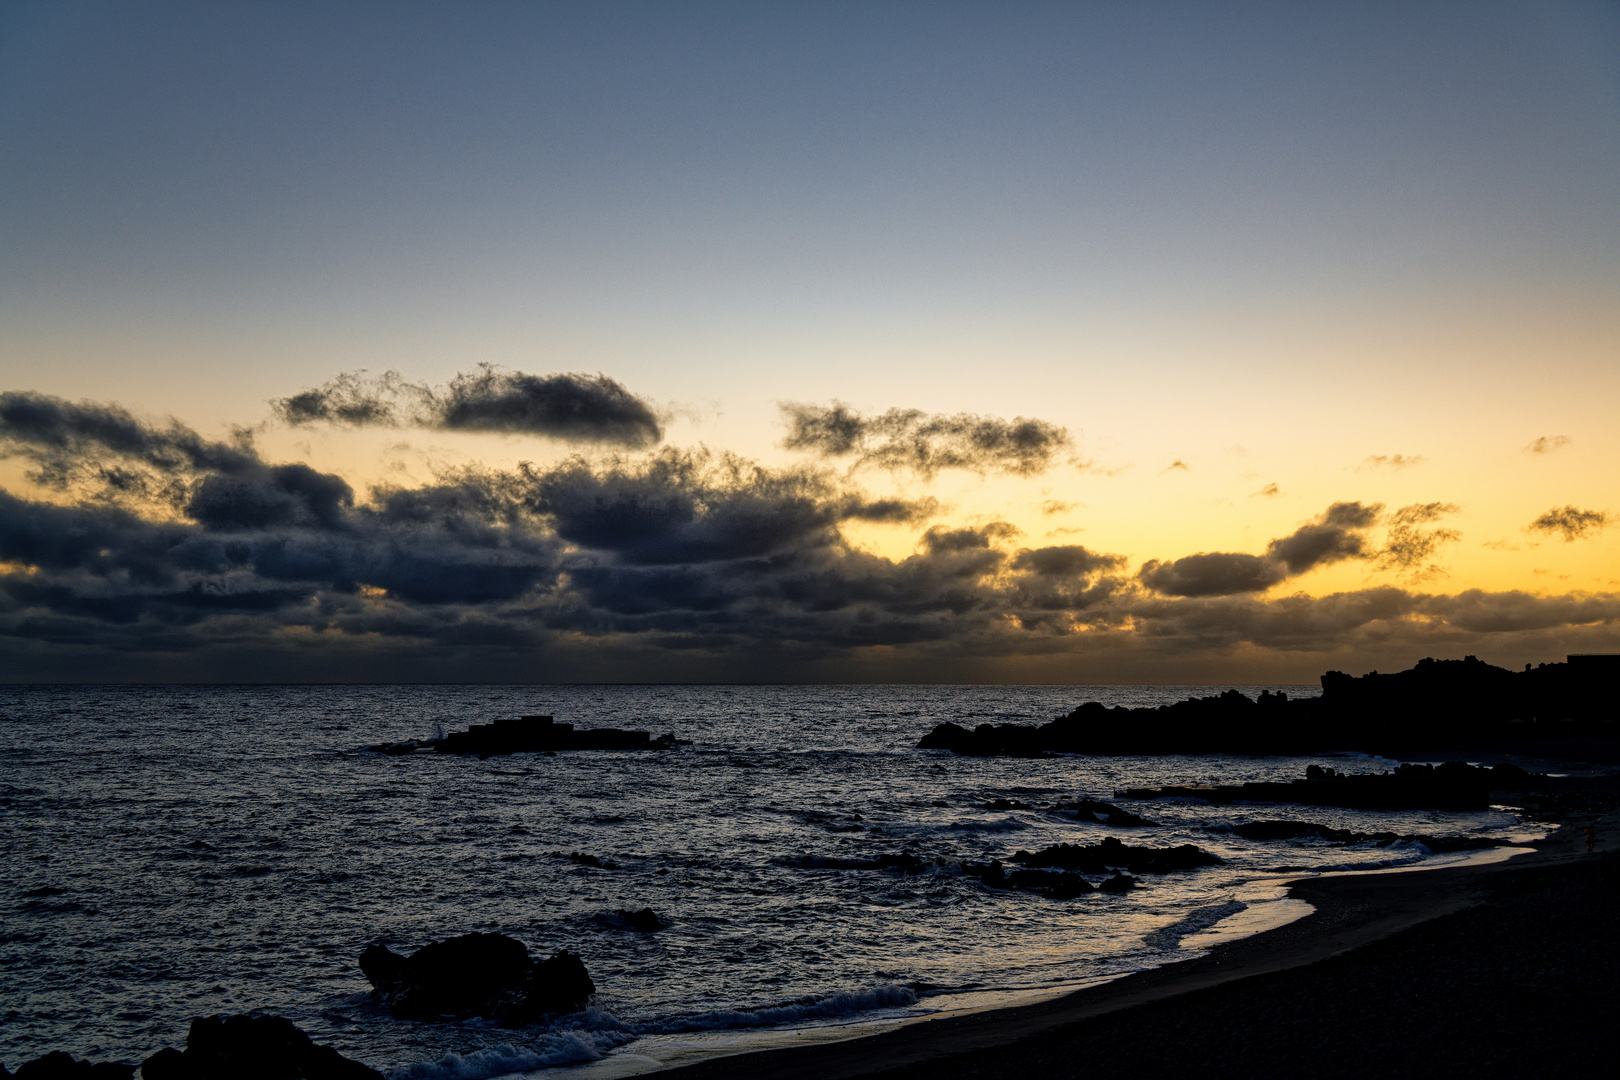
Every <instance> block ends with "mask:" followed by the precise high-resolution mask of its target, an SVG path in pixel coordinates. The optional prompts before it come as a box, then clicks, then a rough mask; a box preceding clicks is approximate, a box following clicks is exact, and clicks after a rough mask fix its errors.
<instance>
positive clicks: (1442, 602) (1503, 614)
mask: <svg viewBox="0 0 1620 1080" xmlns="http://www.w3.org/2000/svg"><path fill="white" fill-rule="evenodd" d="M0 405H3V406H4V407H0V433H3V437H4V439H5V445H6V447H7V448H8V450H9V451H10V452H13V453H18V454H26V455H38V456H35V457H34V460H39V456H50V459H51V460H52V462H53V464H54V465H55V466H57V467H59V474H60V475H61V476H63V477H65V478H66V479H65V480H64V481H63V483H64V484H65V486H64V487H61V488H59V489H58V490H57V491H54V492H52V493H50V495H51V497H50V498H49V499H41V500H31V499H29V498H25V497H23V496H21V495H18V494H15V493H11V492H3V491H0V639H3V640H4V641H5V642H6V645H5V648H4V649H3V650H0V673H3V674H4V675H5V676H6V677H8V678H13V679H36V678H45V677H54V678H82V677H85V674H86V673H93V674H94V675H95V677H98V678H157V677H166V678H178V679H185V678H198V677H203V678H209V677H214V678H218V677H230V678H238V677H255V678H258V677H263V678H275V679H283V680H298V679H307V678H317V677H318V678H339V679H341V678H351V679H368V678H392V679H420V678H496V679H501V678H511V677H513V675H514V673H521V677H533V678H563V679H569V680H577V679H581V678H586V679H591V678H602V679H613V678H627V677H629V678H663V679H693V678H708V679H716V678H719V679H724V678H763V677H773V678H802V677H817V678H826V679H839V678H854V677H861V678H879V679H892V678H895V677H901V676H907V677H927V678H931V679H935V680H938V679H961V678H969V677H976V678H995V677H1004V673H1003V674H1002V675H1000V676H998V672H999V671H1001V669H996V668H993V667H984V668H976V667H974V666H973V665H975V664H980V663H983V664H991V663H993V662H1000V661H998V660H997V658H1002V659H1004V660H1007V661H1008V662H1016V663H1018V664H1035V663H1036V662H1037V660H1039V658H1043V657H1045V658H1050V659H1049V661H1048V660H1039V662H1040V663H1048V664H1049V666H1046V667H1030V668H1027V669H1026V668H1020V669H1019V670H1021V671H1022V670H1027V671H1028V673H1029V674H1030V675H1031V676H1032V677H1041V678H1073V677H1078V676H1079V675H1080V674H1081V673H1084V674H1085V676H1086V677H1089V678H1105V677H1113V678H1119V677H1133V678H1136V677H1147V676H1151V675H1153V673H1154V672H1155V671H1157V672H1159V673H1160V675H1161V677H1162V673H1163V672H1164V671H1166V670H1170V669H1169V668H1166V667H1164V666H1163V665H1167V664H1169V665H1177V664H1185V663H1189V662H1190V661H1189V660H1188V658H1189V657H1210V658H1214V659H1212V660H1211V663H1215V662H1216V661H1217V660H1220V659H1222V658H1225V659H1227V660H1229V659H1230V658H1231V657H1232V656H1234V655H1237V654H1238V653H1240V652H1241V653H1242V654H1243V655H1245V656H1249V657H1250V658H1251V659H1252V657H1253V656H1254V655H1255V650H1260V651H1261V652H1263V653H1264V655H1266V656H1293V655H1300V656H1309V657H1313V658H1314V657H1318V656H1319V654H1320V655H1321V656H1325V655H1327V654H1329V653H1332V652H1333V651H1334V650H1341V649H1345V648H1360V649H1365V650H1372V652H1370V653H1369V654H1368V655H1373V654H1377V655H1383V654H1382V653H1377V650H1379V649H1392V648H1396V647H1399V648H1401V649H1407V650H1411V649H1425V650H1427V651H1430V652H1433V651H1438V650H1443V649H1445V650H1450V652H1449V653H1447V654H1448V655H1449V654H1454V653H1459V652H1461V651H1465V650H1466V651H1477V650H1478V649H1479V645H1480V643H1481V642H1487V643H1488V642H1493V641H1494V642H1512V643H1520V644H1525V645H1526V647H1528V645H1535V646H1536V647H1537V648H1539V649H1542V651H1541V652H1538V653H1534V654H1532V655H1533V656H1543V655H1549V653H1548V652H1547V650H1549V649H1552V648H1553V647H1554V646H1555V645H1556V646H1567V647H1568V648H1569V650H1570V651H1605V650H1606V649H1608V648H1612V647H1614V645H1613V644H1610V643H1611V641H1613V640H1614V639H1616V638H1620V631H1617V630H1616V629H1615V623H1616V620H1617V619H1620V600H1617V598H1615V597H1613V596H1607V595H1605V596H1572V597H1564V598H1547V597H1536V596H1531V595H1527V594H1520V593H1495V594H1493V593H1482V592H1477V591H1476V592H1468V593H1462V594H1459V595H1457V596H1454V597H1443V596H1430V595H1424V594H1421V593H1416V592H1411V591H1407V590H1402V589H1367V590H1361V591H1358V592H1350V593H1342V594H1336V595H1334V596H1330V597H1308V596H1303V595H1299V596H1281V597H1274V598H1262V597H1260V596H1258V595H1256V594H1258V593H1261V592H1262V591H1264V590H1266V589H1268V588H1271V587H1273V586H1275V585H1276V584H1277V583H1279V582H1280V581H1283V580H1284V579H1286V578H1287V577H1288V576H1289V575H1290V574H1292V573H1297V572H1303V570H1306V569H1309V568H1311V567H1314V566H1318V565H1322V564H1324V563H1328V562H1332V561H1334V560H1335V559H1342V558H1369V557H1372V555H1373V554H1374V553H1376V554H1377V556H1378V557H1379V559H1380V560H1381V563H1380V564H1381V565H1382V564H1385V563H1387V564H1389V565H1392V566H1394V565H1400V566H1407V565H1410V566H1412V567H1414V568H1415V567H1418V566H1419V564H1420V563H1427V562H1428V560H1429V557H1430V555H1431V554H1432V547H1431V548H1430V549H1426V550H1425V551H1424V553H1422V554H1421V555H1420V554H1418V549H1419V547H1420V546H1421V544H1423V543H1428V544H1431V545H1433V546H1438V545H1439V544H1441V543H1446V542H1449V540H1448V539H1447V538H1446V537H1445V536H1444V533H1445V532H1446V530H1443V529H1440V528H1438V524H1437V523H1440V522H1441V521H1442V519H1443V518H1444V517H1445V516H1446V515H1448V514H1450V513H1453V512H1455V510H1456V508H1455V507H1454V506H1452V505H1450V504H1446V503H1420V504H1413V505H1411V506H1404V507H1401V508H1400V509H1398V510H1395V511H1394V512H1393V513H1391V514H1389V515H1387V517H1385V516H1383V515H1382V514H1381V512H1380V509H1381V508H1380V507H1378V506H1375V505H1367V504H1362V503H1354V502H1345V503H1335V504H1334V505H1333V506H1330V507H1328V508H1327V510H1325V511H1324V512H1323V513H1322V514H1320V515H1318V516H1317V517H1316V518H1315V519H1313V520H1312V521H1311V522H1308V523H1307V524H1306V525H1303V526H1301V528H1300V529H1298V530H1296V531H1295V532H1294V533H1292V534H1290V535H1289V536H1286V537H1282V538H1279V539H1278V540H1276V541H1274V542H1273V544H1272V545H1271V546H1270V547H1268V549H1267V552H1266V554H1263V555H1247V554H1231V553H1220V552H1216V553H1199V554H1196V555H1190V556H1187V557H1185V558H1182V559H1177V560H1173V561H1170V562H1160V561H1157V560H1155V561H1153V562H1149V563H1148V564H1146V565H1145V566H1143V567H1142V569H1141V571H1140V572H1139V573H1138V574H1137V575H1135V576H1128V575H1127V573H1126V571H1125V567H1126V560H1125V559H1124V558H1123V557H1122V556H1120V555H1115V554H1107V553H1103V552H1098V551H1093V550H1091V549H1089V548H1086V547H1082V546H1080V545H1074V544H1066V545H1052V546H1036V547H1019V546H1017V543H1018V537H1019V535H1020V534H1019V531H1018V530H1017V529H1016V528H1014V527H1013V526H1012V525H1010V524H1008V523H1006V522H1001V521H989V522H981V523H976V524H972V525H967V526H959V525H946V524H941V523H938V522H931V520H930V519H931V518H933V517H934V516H935V515H936V514H937V512H938V509H939V508H938V506H937V505H936V504H934V503H933V502H932V501H931V500H926V499H924V500H919V501H910V500H905V499H897V498H874V497H872V496H870V495H869V494H867V493H866V492H864V491H863V490H861V489H860V488H859V487H857V486H855V485H854V483H853V482H852V481H851V480H850V479H849V478H848V477H841V476H838V475H836V474H834V473H832V472H831V471H829V470H826V469H820V468H793V469H775V468H770V467H767V466H764V465H761V464H759V463H756V462H751V461H747V460H744V459H741V458H738V457H736V456H734V455H729V454H724V453H710V452H707V451H703V450H698V451H681V450H674V449H665V450H662V451H660V452H657V453H654V454H650V455H634V456H627V455H620V456H616V457H611V458H607V459H598V460H586V459H585V458H581V457H576V458H571V459H568V460H565V461H563V462H561V463H559V464H556V465H552V466H546V467H537V466H533V465H527V466H522V467H519V468H516V469H512V470H507V471H497V470H487V469H480V468H468V469H462V470H458V471H454V472H446V473H443V474H441V475H440V476H438V477H437V478H436V480H435V481H434V482H432V483H429V484H427V485H424V486H421V487H415V488H408V489H407V488H392V487H379V488H373V489H371V490H368V491H356V490H354V489H353V488H352V487H351V485H350V484H349V483H348V482H347V481H346V480H345V479H344V478H343V477H341V476H337V475H334V474H330V473H324V472H321V471H319V470H316V469H313V468H311V467H309V466H307V465H303V464H298V463H273V462H267V461H264V460H261V459H260V457H259V456H258V455H257V454H256V453H255V452H254V451H253V449H252V447H251V445H249V444H247V443H246V442H238V443H234V444H233V443H228V442H211V441H209V440H206V439H203V438H201V437H200V436H197V435H196V433H194V432H191V431H190V430H189V429H186V428H184V427H183V426H181V425H176V424H173V423H172V422H168V423H157V424H153V423H148V422H145V421H141V420H139V419H137V418H135V417H133V416H131V415H130V414H128V413H127V412H125V411H124V410H121V409H118V408H116V407H113V406H102V405H93V404H88V403H81V404H78V405H71V404H69V403H66V402H62V401H59V400H57V399H52V398H46V397H43V396H40V395H27V394H13V395H5V396H3V397H0ZM130 476H133V477H135V478H136V480H137V481H138V482H135V481H130V480H128V479H127V478H128V477H130ZM142 484H149V485H150V484H156V485H157V488H158V489H160V494H161V496H162V497H160V498H151V499H147V498H146V495H143V494H141V492H143V491H144V492H146V493H147V494H150V491H149V490H148V489H147V488H142V487H141V485H142ZM120 485H122V487H120ZM115 490H122V491H126V492H136V494H135V495H131V496H130V497H129V498H128V499H126V500H124V501H119V500H117V499H113V498H110V497H109V496H108V492H110V491H115ZM75 499H76V500H77V501H74V500H75ZM143 499H144V500H145V501H143ZM1576 513H1577V514H1583V513H1584V514H1591V513H1596V512H1595V511H1579V512H1576ZM1577 520H1584V519H1577ZM850 522H884V523H890V524H894V525H900V526H909V527H911V528H913V529H915V530H917V531H916V532H915V536H916V546H915V549H914V550H913V552H912V553H911V554H909V555H906V556H904V557H899V558H886V557H883V556H880V555H877V554H873V553H872V552H869V551H864V550H861V549H860V548H858V547H856V546H854V545H853V544H852V543H851V542H850V541H848V540H847V539H846V538H845V536H844V527H845V526H847V525H848V524H849V523H850ZM1379 523H1387V524H1388V526H1389V532H1390V540H1389V542H1388V543H1387V544H1386V545H1385V546H1384V547H1383V548H1382V549H1380V548H1378V546H1377V545H1374V544H1372V543H1370V542H1368V541H1367V540H1366V539H1365V538H1366V536H1367V534H1368V531H1369V530H1370V529H1372V528H1374V527H1376V525H1378V524H1379ZM925 526H927V527H925ZM1588 527H1590V523H1588ZM1401 530H1409V532H1406V533H1403V532H1401ZM1403 537H1404V538H1405V539H1403ZM1403 545H1404V546H1403ZM1504 647H1505V646H1504ZM1412 655H1423V653H1422V652H1417V653H1409V654H1407V655H1404V656H1403V657H1402V658H1401V659H1402V662H1406V663H1409V662H1410V660H1411V656H1412ZM1131 657H1135V658H1137V659H1135V660H1131V659H1130V658H1131ZM1300 662H1301V663H1304V662H1305V661H1300ZM1311 662H1312V663H1315V662H1316V660H1312V661H1311ZM1132 664H1135V665H1137V666H1135V667H1133V666H1131V665H1132ZM75 665H76V666H75ZM863 665H864V666H863ZM907 665H913V666H907ZM1087 665H1090V666H1087ZM1153 665H1159V666H1156V667H1155V666H1153ZM1328 666H1343V665H1342V664H1339V663H1337V662H1335V663H1334V664H1330V665H1328ZM1319 669H1320V668H1318V670H1319ZM1174 670H1176V671H1178V672H1183V673H1185V672H1187V671H1188V670H1189V669H1186V668H1182V667H1177V668H1175V669H1174ZM1127 673H1129V674H1128V676H1127ZM1216 674H1218V671H1216V670H1215V669H1213V668H1212V669H1210V670H1209V671H1208V672H1206V673H1205V676H1206V677H1208V676H1212V675H1216ZM1309 674H1310V673H1307V676H1308V675H1309Z"/></svg>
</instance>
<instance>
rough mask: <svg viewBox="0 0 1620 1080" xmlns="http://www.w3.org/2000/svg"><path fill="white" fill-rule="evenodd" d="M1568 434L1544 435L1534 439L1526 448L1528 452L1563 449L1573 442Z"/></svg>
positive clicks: (1543, 452) (1546, 451) (1541, 452)
mask: <svg viewBox="0 0 1620 1080" xmlns="http://www.w3.org/2000/svg"><path fill="white" fill-rule="evenodd" d="M1573 441H1574V440H1572V439H1571V438H1570V437H1569V436H1568V435H1542V436H1540V437H1538V438H1536V439H1535V440H1533V441H1532V442H1531V443H1530V445H1529V446H1526V447H1525V448H1524V452H1525V453H1527V454H1550V453H1552V452H1553V451H1554V450H1561V449H1563V448H1564V447H1566V446H1568V445H1569V444H1570V443H1571V442H1573Z"/></svg>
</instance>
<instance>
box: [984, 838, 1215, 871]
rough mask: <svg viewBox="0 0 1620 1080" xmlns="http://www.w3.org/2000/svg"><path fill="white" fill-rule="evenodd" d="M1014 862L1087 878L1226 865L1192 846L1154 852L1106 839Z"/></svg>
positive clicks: (1056, 846) (1017, 856) (1046, 850)
mask: <svg viewBox="0 0 1620 1080" xmlns="http://www.w3.org/2000/svg"><path fill="white" fill-rule="evenodd" d="M1012 861H1013V862H1015V863H1021V864H1023V865H1025V866H1036V867H1060V868H1062V869H1064V870H1079V871H1081V872H1083V873H1087V874H1106V873H1108V872H1109V871H1110V870H1129V871H1131V872H1132V873H1138V874H1168V873H1172V872H1174V871H1176V870H1196V869H1198V868H1199V867H1202V866H1224V865H1226V861H1225V860H1224V859H1222V858H1221V857H1220V856H1219V855H1212V854H1210V853H1209V852H1207V851H1205V850H1203V849H1202V848H1199V847H1194V846H1193V845H1192V844H1182V845H1181V846H1180V847H1171V848H1151V847H1133V846H1132V845H1130V844H1122V843H1120V842H1119V840H1117V839H1116V838H1114V837H1112V836H1110V837H1106V838H1105V839H1104V840H1103V841H1102V843H1100V844H1089V845H1081V844H1054V845H1052V846H1051V847H1046V848H1042V849H1041V850H1040V851H1035V852H1029V851H1019V852H1017V853H1016V854H1014V855H1013V857H1012Z"/></svg>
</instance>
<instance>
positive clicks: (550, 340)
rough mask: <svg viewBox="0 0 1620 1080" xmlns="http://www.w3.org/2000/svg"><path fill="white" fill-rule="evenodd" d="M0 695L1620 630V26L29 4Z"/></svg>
mask: <svg viewBox="0 0 1620 1080" xmlns="http://www.w3.org/2000/svg"><path fill="white" fill-rule="evenodd" d="M0 391H3V392H4V396H0V454H3V455H4V457H3V458H0V489H3V490H0V679H3V680H38V679H48V680H91V681H116V680H152V679H175V680H206V681H236V680H242V681H256V680H276V681H281V680H292V681H301V680H319V681H328V680H356V681H370V680H390V681H393V680H405V681H411V680H443V679H448V680H495V681H530V680H533V681H733V680H737V681H799V680H816V681H823V680H825V681H873V680H875V681H886V682H887V681H894V682H905V681H931V682H933V681H938V682H952V681H970V682H1001V681H1007V682H1092V683H1109V682H1218V683H1245V682H1310V681H1314V680H1315V678H1316V676H1317V675H1318V674H1320V673H1321V672H1322V671H1323V670H1326V669H1328V668H1339V669H1342V670H1347V671H1351V672H1355V673H1360V672H1363V671H1366V670H1369V669H1373V668H1381V669H1383V670H1391V669H1395V668H1402V667H1406V666H1409V665H1410V664H1411V663H1412V662H1414V661H1416V660H1417V659H1419V658H1421V657H1423V656H1430V655H1432V656H1439V657H1460V656H1462V655H1465V654H1476V655H1478V656H1480V657H1481V658H1483V659H1487V660H1490V661H1492V662H1496V663H1502V664H1507V665H1510V666H1513V667H1519V666H1522V665H1523V664H1524V663H1526V662H1545V661H1553V660H1561V659H1563V657H1564V655H1565V654H1566V653H1570V652H1601V651H1620V423H1617V420H1620V9H1617V8H1616V6H1615V5H1614V4H1612V3H1590V4H1582V3H1569V4H1564V3H1551V2H1548V3H1535V4H1531V3H1520V4H1490V3H1457V4H1406V3H1403V4H1300V3H1286V4H1203V3H1187V4H1172V3H1165V4H1152V3H1147V4H1132V5H1117V4H1094V5H1093V4H1079V3H1064V4H1040V3H996V4H990V3H985V4H946V3H940V4H915V5H912V4H881V5H872V4H770V5H759V4H735V5H732V4H700V3H688V4H674V3H663V4H634V3H622V4H612V5H588V4H578V5H574V4H473V5H456V6H452V5H430V4H419V5H413V4H404V5H400V4H362V3H347V4H308V5H300V4H273V5H272V4H231V3H224V4H216V3H208V4H174V3H154V4H138V5H131V4H114V3H65V2H53V3H38V4H35V3H13V4H8V5H5V6H4V8H3V9H0Z"/></svg>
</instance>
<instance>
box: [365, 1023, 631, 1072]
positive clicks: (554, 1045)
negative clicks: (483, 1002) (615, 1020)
mask: <svg viewBox="0 0 1620 1080" xmlns="http://www.w3.org/2000/svg"><path fill="white" fill-rule="evenodd" d="M627 1041H629V1036H623V1035H621V1036H617V1037H615V1036H613V1035H603V1034H593V1033H591V1032H586V1031H557V1032H550V1033H548V1034H547V1035H545V1036H542V1037H541V1038H540V1039H539V1040H538V1041H537V1043H536V1045H535V1046H533V1047H518V1046H514V1045H512V1044H511V1043H501V1044H500V1045H499V1046H486V1047H484V1048H483V1049H481V1050H473V1051H471V1052H470V1053H466V1054H456V1053H450V1054H445V1055H444V1056H443V1057H441V1058H439V1059H438V1060H437V1061H419V1062H416V1063H415V1064H413V1065H407V1066H405V1067H404V1068H402V1069H396V1070H394V1071H393V1072H392V1073H390V1074H389V1080H488V1078H489V1077H493V1076H507V1075H510V1074H511V1073H521V1072H529V1071H531V1070H534V1069H549V1068H552V1067H554V1066H557V1065H573V1064H577V1063H579V1062H582V1061H595V1060H597V1059H598V1058H600V1057H601V1056H602V1055H603V1054H604V1053H606V1052H607V1051H609V1050H611V1049H613V1048H614V1047H616V1046H622V1045H623V1044H624V1043H625V1042H627Z"/></svg>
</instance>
